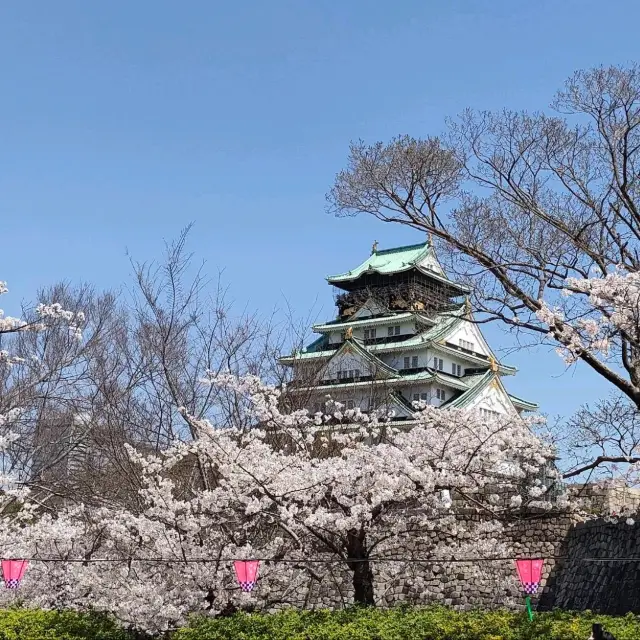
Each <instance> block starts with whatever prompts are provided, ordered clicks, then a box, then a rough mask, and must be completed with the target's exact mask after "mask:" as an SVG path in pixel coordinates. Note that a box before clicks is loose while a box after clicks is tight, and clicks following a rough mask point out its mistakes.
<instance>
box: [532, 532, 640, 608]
mask: <svg viewBox="0 0 640 640" xmlns="http://www.w3.org/2000/svg"><path fill="white" fill-rule="evenodd" d="M562 554H563V555H566V556H567V560H566V561H565V562H563V564H562V566H561V567H559V570H558V571H557V572H556V575H554V576H553V578H554V588H553V593H552V594H550V595H552V596H553V597H552V598H548V599H546V600H543V603H542V604H543V605H544V606H545V608H547V607H550V606H555V607H558V608H562V609H573V610H580V611H581V610H584V609H591V610H593V611H597V612H599V613H610V614H624V613H627V612H629V611H633V612H636V613H637V612H639V611H640V561H635V562H634V561H629V560H628V559H629V558H640V524H638V523H636V524H634V525H632V526H629V525H627V524H624V523H622V524H610V523H607V522H605V521H604V520H593V521H590V522H585V523H581V524H577V525H576V526H575V527H573V528H572V529H571V530H570V531H569V535H568V537H567V539H566V542H565V544H564V545H563V549H562ZM611 558H615V559H616V561H614V562H610V561H607V562H605V561H604V559H611ZM598 559H601V560H598Z"/></svg>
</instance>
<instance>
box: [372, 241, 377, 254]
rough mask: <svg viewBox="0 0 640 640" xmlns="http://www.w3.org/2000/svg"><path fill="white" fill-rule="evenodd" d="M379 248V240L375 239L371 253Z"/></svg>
mask: <svg viewBox="0 0 640 640" xmlns="http://www.w3.org/2000/svg"><path fill="white" fill-rule="evenodd" d="M377 250H378V241H377V240H374V241H373V244H372V245H371V255H373V254H374V253H375V252H376V251H377Z"/></svg>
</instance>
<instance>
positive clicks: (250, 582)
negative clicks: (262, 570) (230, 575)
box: [233, 560, 260, 593]
mask: <svg viewBox="0 0 640 640" xmlns="http://www.w3.org/2000/svg"><path fill="white" fill-rule="evenodd" d="M259 565H260V561H259V560H236V561H235V562H234V563H233V566H234V567H235V570H236V578H237V579H238V583H239V584H240V588H241V589H242V590H243V591H244V592H247V593H248V592H249V591H252V590H253V588H254V587H255V586H256V581H257V580H258V567H259Z"/></svg>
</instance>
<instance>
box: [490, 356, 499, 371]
mask: <svg viewBox="0 0 640 640" xmlns="http://www.w3.org/2000/svg"><path fill="white" fill-rule="evenodd" d="M489 368H490V369H491V371H493V373H497V372H498V362H497V360H496V359H495V358H494V357H493V356H489Z"/></svg>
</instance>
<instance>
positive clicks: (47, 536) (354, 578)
mask: <svg viewBox="0 0 640 640" xmlns="http://www.w3.org/2000/svg"><path fill="white" fill-rule="evenodd" d="M205 382H206V384H209V385H216V386H217V387H219V388H222V389H224V388H226V389H232V390H233V391H234V393H236V394H237V395H238V396H239V397H241V398H242V399H243V401H244V403H245V409H244V410H243V414H245V415H246V414H247V413H250V414H251V415H252V416H253V422H254V424H255V426H254V428H252V429H247V428H246V426H245V424H244V420H243V422H242V423H241V424H239V425H212V424H211V423H209V422H208V421H206V420H203V419H199V418H194V417H193V416H191V415H190V414H189V413H188V411H187V410H186V409H184V408H182V409H181V412H182V414H183V415H184V417H185V419H186V420H188V421H189V423H190V425H191V430H192V432H193V433H194V439H193V440H192V441H190V442H183V443H177V444H175V445H173V446H172V447H170V448H168V449H167V450H166V451H164V452H162V453H161V454H160V455H157V456H149V455H148V454H145V453H141V452H135V451H133V450H131V452H130V455H131V458H132V462H133V463H135V464H137V465H139V466H140V468H141V477H142V480H143V481H142V488H141V491H140V495H141V501H142V505H143V506H142V508H141V509H140V510H139V511H131V510H128V509H124V508H118V509H116V508H113V507H104V508H94V507H83V506H80V507H74V508H69V509H66V510H62V511H60V512H58V513H56V514H51V513H46V514H38V513H37V509H36V508H35V507H34V506H32V505H30V504H29V501H28V499H25V500H24V503H23V504H24V507H23V509H22V510H20V511H19V512H18V514H17V515H16V516H15V517H13V518H5V519H4V520H3V521H2V527H1V528H0V551H1V552H2V553H3V555H5V556H7V555H11V556H16V557H21V556H22V557H30V558H34V559H36V560H35V561H34V562H33V563H32V566H31V568H30V570H29V571H30V580H28V581H25V584H24V590H23V592H22V597H23V598H24V599H25V602H26V603H27V604H28V605H30V606H45V607H53V606H56V607H70V608H85V607H89V606H90V607H92V608H94V609H98V610H104V611H108V612H110V613H112V614H114V615H116V616H117V617H118V618H119V619H120V620H121V621H122V622H123V623H124V624H128V625H134V626H138V627H140V628H143V629H147V630H152V631H156V630H162V629H166V628H170V627H172V626H175V625H176V624H179V623H181V622H183V621H184V620H185V618H186V616H187V615H188V614H189V613H192V612H201V613H218V612H220V611H223V610H228V608H229V607H234V606H235V607H237V606H243V607H246V606H251V605H253V606H261V607H267V608H268V607H272V606H275V605H276V604H279V603H281V602H286V601H287V592H291V590H296V589H300V588H301V587H302V583H303V581H304V580H305V579H308V578H309V577H313V576H314V574H315V573H316V572H317V571H318V570H320V569H319V567H320V568H321V564H320V565H318V564H314V563H310V562H309V560H310V559H313V560H315V561H316V563H317V561H318V560H324V561H327V562H331V563H336V564H338V565H339V566H342V567H343V568H344V569H345V571H347V572H348V573H349V575H350V576H351V593H352V597H353V600H354V601H355V602H358V603H361V604H367V605H372V604H375V602H376V593H375V578H376V576H375V572H376V571H377V572H387V573H390V574H392V573H393V571H394V569H393V568H392V565H387V564H383V563H378V564H376V562H375V561H376V558H380V557H386V558H394V557H397V558H399V559H401V560H402V561H403V562H406V559H407V558H406V556H407V546H406V541H407V539H408V538H412V539H414V540H419V541H421V543H422V546H423V548H424V549H425V551H424V552H423V553H428V554H429V555H430V556H431V557H432V558H433V559H442V560H446V559H447V558H450V557H451V556H452V555H458V556H463V557H470V556H472V557H477V556H490V555H495V554H499V553H500V552H501V551H504V550H503V548H502V547H503V544H504V543H502V542H500V539H499V538H500V532H501V530H502V525H503V523H504V522H505V521H508V520H511V519H513V518H517V517H518V515H519V514H520V513H521V512H522V510H523V509H526V508H531V507H538V508H544V509H549V508H555V507H557V503H551V502H549V501H546V500H544V497H545V496H544V494H545V492H546V489H547V487H546V486H545V485H544V484H543V482H542V481H541V478H542V476H543V473H542V471H543V469H544V468H545V467H546V466H547V465H548V463H549V461H550V459H551V458H552V456H553V452H552V450H551V449H550V448H548V447H546V446H545V445H544V444H543V443H541V442H540V440H539V439H538V438H536V437H535V436H534V435H533V433H532V431H531V429H530V428H529V425H528V424H527V423H526V422H524V421H522V420H520V419H517V418H510V419H507V418H504V419H484V418H482V417H481V416H480V415H479V414H477V413H474V412H471V413H469V412H463V411H450V412H444V411H438V410H436V409H434V408H431V407H427V406H424V407H422V409H423V410H422V412H421V414H420V417H419V419H418V422H417V424H416V426H413V427H412V428H411V429H406V428H405V429H402V428H398V427H396V426H394V425H393V423H391V422H389V421H388V420H387V418H386V417H385V416H377V415H373V416H367V415H364V414H362V413H360V412H359V411H357V410H344V407H342V406H341V405H339V404H338V403H331V402H330V403H329V404H328V405H327V408H326V413H324V414H320V413H319V414H315V415H310V414H308V412H307V411H305V410H300V411H296V412H292V413H289V414H284V413H282V412H281V411H280V408H279V407H280V404H281V398H282V391H281V390H280V389H277V388H275V387H272V386H265V385H263V384H262V383H261V382H260V380H259V379H258V378H257V377H254V376H248V377H243V378H236V377H235V376H232V375H229V374H219V373H212V374H210V375H209V376H208V377H207V378H206V380H205ZM185 468H187V469H188V468H194V469H195V468H197V469H198V470H199V472H202V473H204V474H205V476H206V485H205V486H203V485H201V484H199V483H197V484H195V485H188V484H185V483H184V482H183V481H182V480H181V479H182V478H184V477H185V474H184V470H185ZM186 475H187V476H188V475H189V474H186ZM554 505H555V506H554ZM465 509H466V510H471V511H472V512H473V513H474V514H476V515H478V520H477V521H473V520H471V519H468V518H467V519H461V518H458V517H457V515H456V514H458V513H460V511H461V510H465ZM255 557H257V558H262V559H271V560H273V561H274V562H273V563H269V562H265V563H263V573H262V576H261V581H260V589H259V592H258V595H256V596H253V595H247V594H242V593H241V592H240V590H239V589H238V588H237V586H234V584H233V573H232V568H231V565H232V560H234V559H237V558H255ZM53 560H56V562H53ZM374 567H375V568H374Z"/></svg>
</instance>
